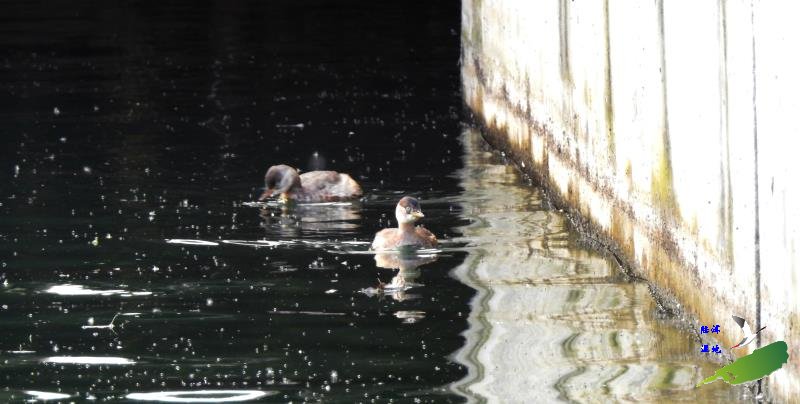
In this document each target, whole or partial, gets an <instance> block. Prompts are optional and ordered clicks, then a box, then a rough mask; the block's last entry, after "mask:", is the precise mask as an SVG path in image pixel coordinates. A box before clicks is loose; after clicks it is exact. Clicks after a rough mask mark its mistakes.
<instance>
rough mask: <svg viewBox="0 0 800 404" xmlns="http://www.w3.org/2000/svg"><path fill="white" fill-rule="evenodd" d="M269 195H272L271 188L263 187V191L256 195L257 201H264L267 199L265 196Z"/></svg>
mask: <svg viewBox="0 0 800 404" xmlns="http://www.w3.org/2000/svg"><path fill="white" fill-rule="evenodd" d="M271 196H272V190H271V189H265V190H264V193H263V194H261V196H259V197H258V201H259V202H262V201H264V200H265V199H267V198H269V197H271Z"/></svg>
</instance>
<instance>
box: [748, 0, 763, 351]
mask: <svg viewBox="0 0 800 404" xmlns="http://www.w3.org/2000/svg"><path fill="white" fill-rule="evenodd" d="M750 27H751V32H752V33H753V35H752V38H751V39H752V40H751V47H752V53H753V159H754V169H755V179H754V181H753V183H754V184H755V201H754V203H755V234H754V235H753V239H754V240H753V243H754V245H755V255H756V256H755V271H756V326H757V327H761V234H760V232H761V229H760V223H759V222H760V221H759V216H760V209H759V206H758V107H757V105H758V104H756V101H757V94H756V89H757V86H756V25H755V10H754V7H753V3H752V1H751V2H750ZM756 346H759V347H760V346H761V333H759V334H758V335H757V336H756Z"/></svg>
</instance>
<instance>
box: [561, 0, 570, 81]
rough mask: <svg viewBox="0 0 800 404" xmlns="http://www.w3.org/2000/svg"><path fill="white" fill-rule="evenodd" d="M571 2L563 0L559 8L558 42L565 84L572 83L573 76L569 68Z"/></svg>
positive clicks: (562, 76)
mask: <svg viewBox="0 0 800 404" xmlns="http://www.w3.org/2000/svg"><path fill="white" fill-rule="evenodd" d="M569 2H570V0H561V1H560V2H559V8H558V40H559V50H560V55H559V61H560V62H561V79H562V80H564V83H569V84H571V83H572V74H571V73H570V67H569Z"/></svg>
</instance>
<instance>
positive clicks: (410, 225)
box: [397, 222, 414, 233]
mask: <svg viewBox="0 0 800 404" xmlns="http://www.w3.org/2000/svg"><path fill="white" fill-rule="evenodd" d="M397 228H399V229H400V231H401V232H403V233H413V232H414V222H400V223H398V225H397Z"/></svg>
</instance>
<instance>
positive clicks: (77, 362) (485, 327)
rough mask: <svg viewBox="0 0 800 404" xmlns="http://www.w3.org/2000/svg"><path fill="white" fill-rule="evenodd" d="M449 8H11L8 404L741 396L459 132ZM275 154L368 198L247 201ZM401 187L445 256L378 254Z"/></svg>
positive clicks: (3, 354)
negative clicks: (702, 382) (40, 403)
mask: <svg viewBox="0 0 800 404" xmlns="http://www.w3.org/2000/svg"><path fill="white" fill-rule="evenodd" d="M459 12H460V10H459V4H458V3H457V2H437V3H436V5H428V4H426V3H420V4H416V5H414V7H409V6H404V5H402V4H391V3H389V2H381V4H377V5H376V4H372V2H355V1H344V2H335V3H334V2H328V1H322V0H319V1H307V2H299V3H298V2H293V1H277V2H233V3H230V2H217V3H212V4H196V3H195V2H178V3H170V4H169V5H167V4H147V5H143V4H139V3H136V2H121V3H115V4H114V5H108V6H107V7H103V8H98V7H97V5H96V4H93V3H90V2H80V1H79V2H71V3H70V7H69V8H65V7H50V6H44V5H35V4H30V3H29V2H17V3H13V2H12V3H8V4H6V5H4V13H3V16H0V32H2V35H0V90H2V92H3V96H2V97H0V107H2V108H0V133H2V136H0V156H2V160H0V161H2V164H0V184H2V186H0V283H1V284H2V286H0V327H2V329H3V331H4V333H3V338H2V340H0V361H2V364H3V366H2V367H0V380H2V386H3V387H2V389H0V399H2V400H4V401H23V400H36V399H38V400H45V399H55V400H76V401H80V400H85V399H97V400H106V399H107V400H117V399H127V400H162V401H168V400H176V399H182V400H195V401H204V400H205V401H215V400H221V399H227V400H231V401H233V400H253V401H263V402H287V401H295V402H298V401H315V402H371V401H373V400H374V401H376V402H377V401H379V402H386V401H389V400H392V401H398V402H407V401H415V400H416V401H425V402H463V401H497V402H509V401H517V402H536V401H547V402H550V401H554V400H573V401H601V400H602V401H608V400H619V401H626V400H631V401H641V400H644V401H659V400H663V401H670V400H673V399H680V398H686V399H689V400H704V401H713V400H724V399H731V398H733V399H738V398H741V396H740V395H739V394H741V393H740V390H732V389H728V388H727V386H723V385H721V384H719V385H718V386H708V388H703V389H702V390H692V389H691V388H689V386H693V385H694V384H695V383H696V382H697V380H698V378H699V377H700V374H701V373H708V371H709V369H712V368H713V367H715V366H716V365H715V364H713V363H710V362H708V361H707V358H708V357H707V356H705V357H704V356H702V355H700V354H698V353H696V352H694V348H695V345H696V342H695V341H694V339H693V338H694V337H693V336H692V335H691V334H687V333H686V332H683V331H680V330H681V328H680V327H679V326H676V325H675V324H673V322H672V320H670V319H669V318H664V316H663V315H660V314H659V311H658V309H657V307H656V305H655V304H654V302H653V300H652V298H651V297H650V295H649V292H648V288H647V286H646V285H645V284H642V283H635V282H630V281H629V280H628V279H626V278H625V277H624V276H622V275H621V274H620V273H619V271H618V269H617V268H616V267H615V266H614V265H613V261H609V260H608V259H607V258H606V257H605V256H604V255H603V254H602V253H600V252H597V251H593V250H591V249H589V248H587V247H586V246H584V245H583V244H582V243H581V242H579V241H580V237H579V235H577V234H576V233H575V232H574V231H573V230H571V228H570V227H569V225H568V223H567V222H566V220H565V218H564V217H563V216H562V215H561V214H559V213H558V212H557V211H553V210H552V209H549V208H547V207H546V206H544V205H543V204H542V198H541V194H540V193H539V191H537V190H536V189H535V188H533V187H530V186H529V185H528V184H526V183H525V182H524V181H522V180H521V179H520V178H519V177H518V175H517V173H516V172H515V171H514V170H513V169H511V168H509V167H508V166H506V165H504V164H503V163H504V162H503V161H502V159H501V158H500V157H499V156H498V155H497V154H496V153H491V152H489V151H487V149H486V147H485V144H483V143H482V141H481V140H480V137H479V136H478V135H477V132H475V131H474V130H473V129H470V128H469V127H468V126H465V125H464V115H465V114H464V113H463V111H462V104H461V98H460V94H459V86H460V85H459V76H458V75H459V70H458V56H459V48H458V46H459V43H458V36H457V32H459V29H458V23H459ZM276 163H286V164H291V165H294V166H297V167H299V168H301V169H303V170H310V169H316V168H330V169H337V170H341V171H346V172H349V173H351V174H353V175H354V177H355V178H356V179H357V180H358V181H360V182H361V183H362V185H363V186H364V189H365V191H366V197H365V198H364V199H363V200H361V201H357V202H355V203H345V204H321V205H301V206H298V207H296V208H294V209H289V210H286V209H283V208H281V207H280V206H278V205H275V204H267V205H266V206H262V205H259V204H253V203H252V202H253V199H254V198H255V197H256V196H257V195H259V194H260V187H261V186H262V185H263V184H262V183H261V181H262V178H263V174H264V171H265V170H266V168H267V167H268V166H269V165H270V164H276ZM405 194H412V195H416V196H418V197H419V198H420V199H421V200H422V206H423V210H424V212H425V214H426V218H425V219H424V224H425V225H426V226H427V227H428V228H429V229H431V230H432V231H434V232H435V233H436V234H437V235H438V236H439V237H440V239H442V240H443V243H442V246H441V248H440V249H439V250H436V251H424V252H421V253H420V254H418V255H415V256H404V257H397V256H393V255H378V256H376V255H373V254H369V253H367V251H366V249H367V247H368V244H369V242H370V241H371V239H372V236H373V235H374V233H375V232H376V231H377V230H379V229H381V228H383V227H386V226H390V225H394V220H393V218H392V212H393V207H394V204H395V203H396V201H397V200H398V199H399V198H400V197H401V196H402V195H405Z"/></svg>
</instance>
